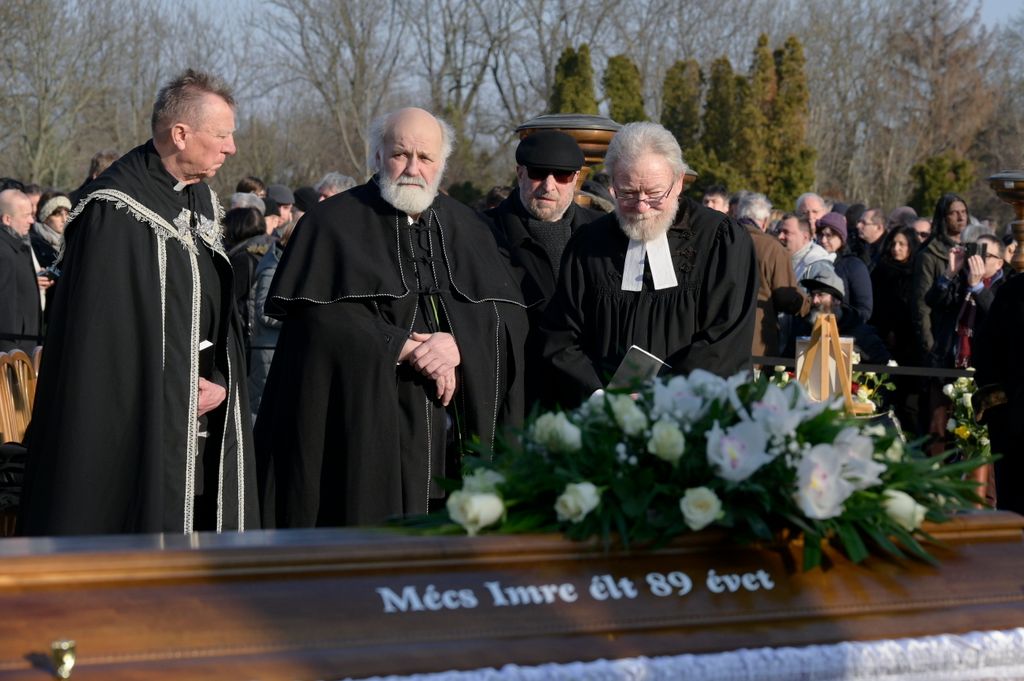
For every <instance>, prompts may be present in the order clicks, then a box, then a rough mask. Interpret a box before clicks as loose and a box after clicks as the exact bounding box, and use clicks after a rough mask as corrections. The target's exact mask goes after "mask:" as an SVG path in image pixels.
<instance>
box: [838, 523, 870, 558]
mask: <svg viewBox="0 0 1024 681" xmlns="http://www.w3.org/2000/svg"><path fill="white" fill-rule="evenodd" d="M836 532H837V533H838V534H839V540H840V541H841V542H842V543H843V549H844V550H845V551H846V556H847V558H849V559H850V560H851V561H853V562H854V563H860V562H861V561H863V560H864V559H865V558H867V557H868V555H869V552H868V547H866V546H864V540H863V539H861V538H860V533H859V532H857V529H856V528H855V527H854V526H853V525H850V524H849V523H845V522H837V523H836Z"/></svg>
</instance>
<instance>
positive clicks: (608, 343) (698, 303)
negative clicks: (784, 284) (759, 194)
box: [543, 123, 758, 405]
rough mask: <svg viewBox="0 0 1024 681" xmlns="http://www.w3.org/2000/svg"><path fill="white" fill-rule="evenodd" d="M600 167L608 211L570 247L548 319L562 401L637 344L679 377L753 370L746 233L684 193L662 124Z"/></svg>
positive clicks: (635, 131) (631, 134)
mask: <svg viewBox="0 0 1024 681" xmlns="http://www.w3.org/2000/svg"><path fill="white" fill-rule="evenodd" d="M605 165H606V167H607V168H608V170H609V172H610V174H611V176H612V193H613V194H614V196H615V203H616V208H615V213H614V214H610V215H607V216H605V217H603V218H601V219H599V220H597V221H595V222H593V223H591V224H589V225H586V226H584V227H583V228H581V229H580V230H578V231H577V233H576V234H575V235H574V236H573V238H572V239H571V240H570V242H569V244H568V246H567V247H566V253H565V256H564V259H563V261H562V269H561V272H560V276H559V281H558V286H557V287H556V290H555V295H554V297H553V299H552V301H551V303H550V305H549V306H548V310H547V313H546V315H545V319H544V323H543V328H544V332H545V336H546V339H545V347H544V356H545V359H546V360H547V361H548V362H549V363H550V364H551V366H552V367H553V369H554V373H555V379H554V381H553V382H554V383H557V384H558V385H560V386H561V387H562V389H563V390H562V394H561V395H560V396H559V397H560V399H561V401H562V404H563V405H574V404H578V403H579V402H580V401H581V400H582V399H584V398H585V397H586V396H588V395H589V394H591V393H592V392H593V391H594V390H597V389H598V388H603V387H605V385H606V383H607V380H608V378H609V377H610V376H611V375H612V374H613V373H614V371H615V369H616V368H617V367H618V365H619V363H620V362H621V361H622V358H623V357H624V356H625V354H626V352H627V351H628V350H629V348H630V346H632V345H637V346H639V347H641V348H642V349H644V350H646V351H648V352H650V353H652V354H654V355H656V356H657V357H659V358H660V359H662V360H663V361H665V362H666V363H667V364H668V365H669V367H670V369H669V371H670V372H671V373H676V374H688V373H689V372H690V371H692V370H693V369H698V368H699V369H705V370H707V371H710V372H713V373H716V374H719V375H722V376H728V375H731V374H733V373H735V372H737V371H740V370H743V369H747V368H749V367H750V347H751V342H752V339H753V333H754V311H755V307H756V298H757V287H758V274H757V263H756V260H755V256H754V247H753V243H752V241H751V238H750V235H749V234H747V231H746V230H745V229H744V228H743V227H741V226H740V225H738V224H737V223H736V222H735V221H734V220H733V219H731V218H729V217H728V216H726V215H723V214H722V213H720V212H718V211H714V210H711V209H709V208H706V207H704V206H701V205H700V204H698V203H696V202H695V201H693V200H691V199H689V198H687V197H684V196H682V190H683V176H684V173H685V171H686V164H685V163H684V161H683V157H682V151H681V150H680V148H679V144H678V143H677V142H676V140H675V138H674V137H673V136H672V134H671V133H669V132H668V131H667V130H666V129H665V128H663V127H662V126H660V125H657V124H655V123H630V124H628V125H626V126H624V127H623V128H622V129H621V130H620V131H619V132H618V133H616V135H615V137H614V138H613V139H612V142H611V144H610V146H609V148H608V153H607V156H606V157H605Z"/></svg>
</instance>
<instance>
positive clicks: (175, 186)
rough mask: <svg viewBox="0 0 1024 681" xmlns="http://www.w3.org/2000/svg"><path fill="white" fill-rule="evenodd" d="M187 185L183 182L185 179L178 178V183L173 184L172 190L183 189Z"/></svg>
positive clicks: (178, 190)
mask: <svg viewBox="0 0 1024 681" xmlns="http://www.w3.org/2000/svg"><path fill="white" fill-rule="evenodd" d="M187 186H188V183H187V182H185V180H180V181H179V182H178V184H176V185H174V191H176V192H180V191H181V190H182V189H184V188H185V187H187Z"/></svg>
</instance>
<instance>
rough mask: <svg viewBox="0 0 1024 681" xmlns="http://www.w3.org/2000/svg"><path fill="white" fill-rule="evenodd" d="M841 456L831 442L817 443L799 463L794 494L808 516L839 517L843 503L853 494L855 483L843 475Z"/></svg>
mask: <svg viewBox="0 0 1024 681" xmlns="http://www.w3.org/2000/svg"><path fill="white" fill-rule="evenodd" d="M841 458H842V457H841V455H840V454H839V453H838V452H837V451H836V450H835V448H834V447H832V446H831V445H815V446H814V447H812V448H811V449H810V451H808V452H805V453H804V455H803V457H802V458H801V459H800V462H799V464H797V469H796V474H797V491H796V494H795V495H794V496H795V498H796V502H797V504H798V505H799V506H800V510H801V511H803V513H804V515H806V516H807V517H808V518H815V519H817V520H825V519H827V518H835V517H836V516H837V515H839V514H841V513H842V512H843V503H844V502H845V501H846V500H847V499H848V498H850V495H851V494H853V491H854V489H853V485H852V484H850V482H848V481H847V480H845V479H844V478H843V476H842V475H840V473H841V464H840V459H841Z"/></svg>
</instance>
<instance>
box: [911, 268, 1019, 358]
mask: <svg viewBox="0 0 1024 681" xmlns="http://www.w3.org/2000/svg"><path fill="white" fill-rule="evenodd" d="M1010 272H1011V270H1010V268H1008V267H1004V268H1003V270H1002V271H1001V272H1000V273H999V274H998V275H996V278H995V279H994V280H993V281H992V282H991V284H990V285H989V286H987V287H985V288H982V289H981V290H980V291H978V292H977V293H971V291H970V289H969V288H968V286H967V275H966V272H965V271H963V270H961V271H960V272H959V273H958V274H957V276H956V277H954V278H953V280H952V281H947V280H946V279H945V276H944V275H940V277H938V278H936V279H935V281H934V282H933V283H932V287H931V288H930V289H929V290H928V293H927V294H926V295H925V303H926V304H927V305H928V306H929V307H930V308H931V311H932V319H933V320H934V323H933V325H932V336H933V337H934V339H935V345H934V346H933V347H932V351H931V353H930V355H929V356H930V366H938V367H952V366H954V364H955V363H956V361H955V360H956V345H957V324H958V321H959V319H960V313H961V311H962V309H963V306H964V302H965V301H966V300H967V297H968V296H970V297H971V298H973V300H974V304H975V312H974V326H973V327H972V332H974V331H975V330H977V329H980V328H981V327H982V326H984V325H985V320H986V319H987V317H988V313H989V308H990V307H992V301H993V300H995V297H996V293H998V291H999V289H1000V288H1001V287H1002V286H1003V284H1005V283H1006V281H1007V278H1008V276H1009V274H1010ZM943 284H945V285H943ZM971 354H972V355H974V354H975V353H974V352H972V353H971Z"/></svg>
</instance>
